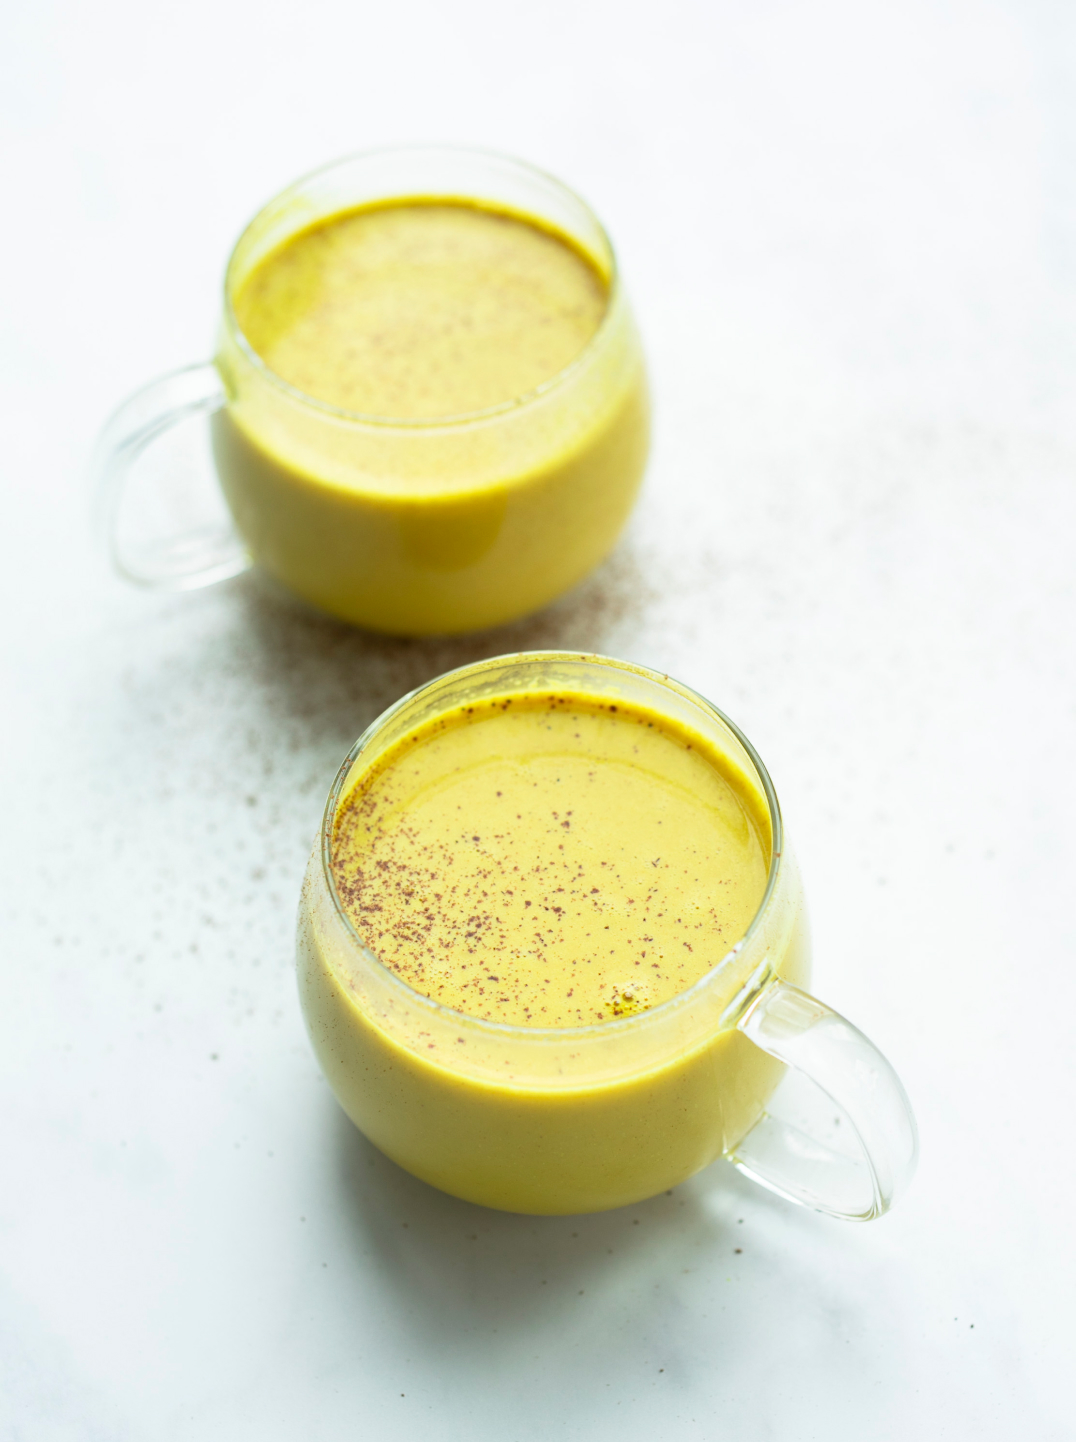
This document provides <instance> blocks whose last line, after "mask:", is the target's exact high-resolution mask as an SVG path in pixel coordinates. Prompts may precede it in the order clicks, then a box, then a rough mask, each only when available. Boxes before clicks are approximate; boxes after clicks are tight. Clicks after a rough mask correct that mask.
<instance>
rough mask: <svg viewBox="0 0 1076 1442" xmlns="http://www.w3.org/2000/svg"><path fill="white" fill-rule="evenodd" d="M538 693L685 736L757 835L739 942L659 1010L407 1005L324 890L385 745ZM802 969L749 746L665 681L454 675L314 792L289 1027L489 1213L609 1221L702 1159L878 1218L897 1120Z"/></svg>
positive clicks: (575, 658)
mask: <svg viewBox="0 0 1076 1442" xmlns="http://www.w3.org/2000/svg"><path fill="white" fill-rule="evenodd" d="M549 690H551V691H558V690H564V691H567V692H574V693H584V694H589V695H592V696H596V697H599V698H601V699H602V700H608V699H610V698H614V697H615V698H617V699H618V700H621V701H623V702H625V703H627V704H635V705H638V706H641V707H644V708H647V709H649V710H651V711H657V712H658V713H659V714H661V715H663V716H666V717H668V718H669V719H670V720H671V721H673V722H675V723H677V725H678V726H679V727H681V728H683V729H686V730H687V731H689V732H694V733H696V734H698V735H699V736H700V737H701V738H702V740H703V742H704V744H705V745H706V749H709V748H716V749H718V750H719V752H720V753H721V754H722V755H723V757H724V758H725V759H726V761H727V763H728V765H729V766H730V768H732V770H733V771H734V772H735V773H738V777H739V779H740V780H741V781H742V783H743V785H744V787H746V788H749V789H751V790H753V791H754V793H755V797H754V799H755V801H756V802H757V803H758V805H757V809H758V811H759V813H760V814H761V815H762V816H765V817H767V818H768V824H769V835H768V837H767V838H766V841H767V843H768V845H769V849H770V864H769V874H768V879H767V885H766V891H765V895H764V897H763V899H762V902H761V905H760V906H759V909H758V912H757V914H756V915H755V918H754V920H753V921H752V923H751V925H750V927H749V928H748V930H747V933H746V934H745V936H744V937H743V938H742V939H741V940H740V941H739V942H738V943H737V944H736V945H735V946H734V947H733V948H732V949H731V950H730V951H729V953H728V955H727V956H725V958H724V959H723V960H722V961H721V962H720V963H719V964H718V965H717V966H715V967H714V968H713V969H712V970H711V971H710V972H708V973H707V974H706V975H705V976H704V977H702V978H701V979H700V980H699V981H697V982H696V983H695V984H694V985H693V986H691V987H689V988H688V989H687V990H685V991H683V992H681V993H680V994H679V995H677V996H675V997H673V998H671V999H670V1000H667V1001H665V1002H663V1003H661V1004H660V1005H657V1006H654V1007H653V1008H651V1009H650V1010H648V1011H642V1012H638V1013H635V1014H634V1015H630V1016H624V1017H620V1018H617V1019H613V1020H610V1021H606V1022H602V1023H599V1024H596V1025H591V1026H578V1027H557V1028H542V1027H522V1026H507V1025H502V1024H499V1023H495V1022H491V1021H485V1020H481V1019H479V1018H476V1017H473V1016H469V1015H467V1014H465V1013H461V1012H458V1011H454V1010H452V1009H451V1008H449V1007H446V1006H443V1005H441V1004H440V1003H438V1002H435V1001H432V1000H430V999H429V998H428V997H425V996H423V995H421V994H420V993H418V992H416V991H415V990H413V989H412V988H411V987H409V986H408V985H407V984H406V983H405V982H403V981H402V980H401V979H400V978H399V977H398V976H397V975H396V974H395V973H394V972H393V971H392V970H390V969H389V968H388V967H387V966H385V965H384V964H383V963H382V962H381V961H379V959H378V958H377V956H375V955H374V953H373V952H372V951H371V950H370V949H369V948H368V947H367V946H365V945H364V944H363V942H362V941H361V940H360V938H359V936H358V935H357V933H356V932H355V930H354V928H353V926H352V924H351V922H350V921H349V919H348V917H347V915H346V914H345V912H344V910H343V908H342V906H341V904H340V901H339V898H338V896H337V894H336V889H335V886H334V882H333V876H332V866H331V860H332V838H333V831H334V825H335V821H336V817H337V815H338V812H339V810H340V808H341V806H342V805H344V804H345V803H346V801H347V798H348V797H349V795H350V794H351V792H352V790H353V788H354V787H355V786H356V784H358V783H359V782H360V781H361V779H362V777H363V776H364V775H365V773H366V772H367V771H368V770H369V769H370V767H372V766H374V765H376V763H377V761H378V758H379V757H381V756H382V755H384V753H385V752H386V751H387V750H388V749H389V748H390V747H392V746H393V745H395V744H396V743H397V742H398V741H399V740H400V739H401V738H402V737H404V736H405V735H407V734H408V733H409V732H410V731H411V730H412V729H413V728H414V727H416V726H418V725H420V724H421V723H422V722H424V721H426V720H429V719H431V718H433V717H436V716H438V715H440V714H442V713H444V712H446V711H449V710H452V709H454V708H456V707H459V706H462V705H465V704H472V703H474V702H475V701H478V700H486V699H491V698H493V697H504V696H508V695H511V694H513V693H519V692H534V691H549ZM707 743H708V744H707ZM809 970H810V960H809V945H808V935H807V921H806V914H805V907H804V898H803V891H802V887H801V883H800V878H799V872H798V870H797V868H796V865H795V863H794V861H793V859H792V857H791V855H790V854H789V852H788V848H787V845H786V843H785V841H784V833H783V827H782V824H781V813H780V808H779V806H778V803H777V797H776V794H775V792H774V789H773V785H772V783H771V781H770V778H769V775H768V774H767V772H766V769H765V767H764V766H763V764H762V762H761V760H760V759H759V757H758V755H757V753H756V752H755V750H754V748H753V747H752V746H751V744H750V742H749V741H748V740H747V738H746V737H745V736H744V735H743V734H742V732H740V731H739V730H738V729H737V727H736V726H734V725H733V723H732V722H731V721H730V720H729V719H728V718H727V717H726V716H724V715H723V714H722V713H721V712H720V711H719V710H718V709H717V708H716V707H715V706H713V705H711V703H710V702H708V701H706V700H705V699H704V698H703V697H701V696H699V695H697V694H696V693H695V692H693V691H691V690H690V689H689V688H688V687H686V686H683V685H681V684H680V683H678V682H676V681H672V680H670V679H669V678H668V677H667V676H660V675H658V674H656V673H655V672H652V671H648V670H646V669H645V668H644V667H641V666H635V665H632V664H630V663H628V662H624V661H616V660H612V659H610V658H607V657H601V656H592V655H584V654H578V653H573V652H525V653H521V654H519V655H515V656H503V657H498V658H496V659H494V660H489V661H482V662H479V663H477V664H475V665H471V666H464V667H462V668H460V669H459V670H456V671H452V672H449V673H448V674H447V675H445V676H442V677H440V678H438V679H437V680H435V681H432V682H430V683H429V684H428V685H426V686H423V687H421V688H420V689H419V690H417V691H414V692H412V693H411V694H410V695H408V696H405V697H404V698H403V699H402V700H401V701H399V702H398V703H397V704H396V705H395V706H393V707H391V708H390V709H389V710H388V711H386V712H385V713H384V714H383V715H382V716H381V717H380V718H379V719H378V720H377V721H375V722H374V723H373V725H372V726H370V727H369V728H368V730H367V731H366V732H365V733H364V734H363V736H362V737H361V738H360V739H359V741H358V742H357V743H356V745H355V747H354V748H353V749H352V751H351V752H350V754H349V755H348V757H347V759H346V760H345V762H344V764H343V766H342V767H341V768H340V772H339V774H338V776H337V778H336V781H335V783H334V785H333V788H332V791H331V792H330V794H329V798H328V802H327V804H326V808H325V815H324V821H323V825H322V830H321V835H320V838H319V841H318V843H317V845H316V846H315V848H314V852H313V855H312V856H311V859H310V864H309V867H308V869H307V874H306V878H305V881H304V884H303V891H302V898H301V902H300V907H299V926H298V976H299V992H300V998H301V1003H302V1008H303V1013H304V1016H305V1019H306V1024H307V1028H308V1031H309V1034H310V1038H311V1041H312V1043H313V1046H314V1050H315V1052H316V1054H317V1057H318V1060H319V1062H320V1064H321V1066H322V1069H323V1070H324V1072H325V1075H326V1077H327V1078H328V1081H329V1084H330V1086H331V1087H332V1089H333V1091H334V1092H335V1094H336V1096H337V1098H338V1099H339V1101H340V1103H341V1105H342V1106H343V1108H344V1110H345V1111H346V1112H347V1114H348V1115H349V1116H350V1117H351V1119H352V1121H354V1123H355V1124H356V1126H358V1127H359V1128H360V1130H362V1131H363V1132H364V1133H365V1135H366V1136H367V1137H368V1138H369V1139H370V1140H371V1141H372V1142H373V1143H374V1144H375V1145H376V1146H378V1147H379V1148H380V1149H381V1150H382V1151H384V1152H385V1153H386V1154H387V1155H388V1156H390V1157H392V1158H393V1160H395V1161H396V1162H398V1163H399V1164H400V1165H401V1166H403V1167H405V1168H406V1169H407V1170H408V1171H410V1172H413V1173H414V1174H415V1175H416V1176H418V1177H421V1178H423V1180H425V1181H427V1182H430V1183H431V1184H432V1185H434V1186H436V1187H440V1188H441V1189H442V1190H444V1191H446V1192H450V1193H452V1194H453V1195H455V1196H459V1197H463V1198H466V1199H467V1200H469V1201H473V1202H478V1203H482V1204H484V1205H486V1206H491V1207H498V1208H501V1209H504V1210H507V1211H516V1212H528V1213H546V1214H548V1213H571V1212H588V1211H598V1210H602V1209H605V1208H610V1207H617V1206H623V1205H626V1204H628V1203H630V1202H634V1201H638V1200H640V1199H642V1198H644V1197H648V1196H652V1195H654V1194H656V1193H657V1192H660V1191H662V1190H664V1189H667V1188H669V1187H672V1186H675V1185H676V1184H677V1183H679V1182H681V1181H683V1180H684V1179H685V1178H687V1177H689V1176H691V1175H692V1174H693V1173H694V1172H697V1171H698V1170H699V1169H700V1168H702V1167H704V1166H706V1165H707V1164H708V1163H710V1162H712V1161H713V1160H715V1159H716V1158H717V1157H719V1156H726V1157H728V1158H729V1160H731V1161H732V1162H733V1163H734V1164H735V1165H736V1166H738V1167H739V1168H740V1169H741V1170H742V1171H743V1172H745V1173H747V1174H748V1175H750V1176H752V1177H753V1178H754V1179H755V1180H757V1181H760V1182H761V1183H762V1184H763V1185H765V1186H767V1187H769V1188H770V1189H771V1190H774V1191H777V1192H779V1193H781V1194H782V1195H784V1196H786V1197H788V1198H790V1199H791V1200H794V1201H797V1202H801V1203H803V1204H805V1205H808V1206H812V1207H814V1208H816V1209H817V1210H820V1211H825V1212H829V1213H831V1214H832V1215H834V1216H841V1217H847V1218H851V1219H862V1220H865V1219H868V1218H870V1217H874V1216H878V1215H880V1214H881V1213H882V1212H884V1211H886V1210H887V1209H888V1207H889V1206H890V1205H891V1204H892V1201H893V1199H894V1197H895V1195H896V1194H897V1192H898V1191H899V1190H900V1189H901V1188H902V1187H903V1186H904V1184H905V1183H906V1182H907V1181H908V1179H909V1178H910V1176H911V1174H912V1171H913V1170H914V1165H915V1157H916V1148H917V1143H916V1131H915V1122H914V1119H913V1117H912V1113H911V1109H910V1107H909V1104H908V1100H907V1097H906V1096H905V1094H904V1091H903V1088H902V1087H901V1085H900V1082H899V1080H898V1079H897V1077H896V1075H895V1074H894V1072H893V1070H892V1068H891V1067H890V1066H889V1064H888V1062H886V1060H885V1059H884V1057H882V1056H881V1055H880V1053H879V1052H878V1051H877V1049H876V1048H875V1047H874V1046H873V1045H872V1044H871V1043H870V1042H869V1041H868V1040H867V1039H866V1038H865V1037H864V1036H862V1034H861V1033H859V1032H858V1031H856V1029H855V1028H854V1027H852V1026H850V1025H849V1023H847V1022H846V1021H844V1020H843V1019H842V1018H841V1017H839V1016H838V1015H837V1014H836V1013H835V1012H833V1011H831V1010H830V1009H829V1008H828V1007H826V1006H824V1005H823V1004H822V1003H820V1002H818V1001H816V1000H815V999H814V998H813V997H811V996H809V995H808V994H807V992H806V991H805V990H804V989H803V988H804V986H805V985H806V983H807V981H808V979H809ZM835 1118H837V1119H838V1121H837V1124H835V1120H834V1119H835Z"/></svg>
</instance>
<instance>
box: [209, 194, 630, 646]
mask: <svg viewBox="0 0 1076 1442" xmlns="http://www.w3.org/2000/svg"><path fill="white" fill-rule="evenodd" d="M255 250H257V247H255ZM237 254H239V251H237ZM243 254H244V255H245V252H243ZM228 287H229V298H230V304H231V311H230V320H229V322H228V323H227V324H226V325H225V327H224V332H223V336H222V343H221V348H220V352H219V354H218V360H217V364H218V367H219V369H220V371H221V374H222V376H223V378H224V381H225V387H226V390H227V392H228V405H227V408H226V409H225V410H224V411H222V412H220V413H219V414H218V415H217V417H216V418H215V419H214V422H213V436H214V449H215V453H216V458H217V464H218V470H219V472H220V477H221V483H222V486H223V489H224V492H225V495H226V496H227V499H228V502H229V505H230V506H231V509H232V512H233V515H234V517H235V520H236V524H237V526H238V528H239V530H240V532H241V533H242V535H243V537H244V538H245V540H246V542H247V545H248V546H249V548H250V551H251V554H252V555H253V557H254V559H255V560H256V561H257V562H258V563H259V564H260V565H261V566H263V567H264V568H265V569H266V570H268V571H269V572H270V573H271V574H273V575H274V576H276V577H277V578H278V579H279V580H280V581H282V582H284V584H285V585H287V586H288V587H289V588H290V589H291V590H293V591H295V592H296V593H297V594H298V595H300V596H302V597H304V598H305V599H306V600H308V601H311V602H312V603H313V604H315V605H317V606H319V607H321V608H322V609H324V610H327V611H329V612H331V613H333V614H335V615H338V616H341V617H343V618H345V619H346V620H349V621H352V622H355V623H357V624H360V625H365V626H369V627H371V628H373V629H377V630H383V631H389V632H394V633H397V634H431V633H444V632H454V631H464V630H469V629H474V628H476V627H480V626H489V625H494V624H499V623H501V622H504V621H508V620H511V619H513V618H515V617H517V616H520V615H523V614H525V613H526V612H528V611H531V610H534V609H536V608H537V607H539V606H541V605H544V604H546V603H547V602H548V601H550V600H552V599H553V598H554V597H555V596H557V595H558V594H560V593H561V592H562V591H564V590H566V589H567V588H568V587H570V586H571V585H574V584H575V583H576V582H577V581H579V580H581V579H582V577H583V576H584V575H585V574H586V573H587V572H588V571H589V570H591V569H592V568H593V566H595V565H596V564H597V563H598V562H599V561H600V560H601V559H602V558H603V557H604V556H605V555H606V553H607V552H608V551H609V550H610V548H611V547H612V545H613V543H614V541H615V539H616V537H617V535H618V533H619V531H620V529H621V527H622V526H623V523H624V521H625V520H626V518H627V515H628V512H629V510H630V508H631V504H632V502H633V500H634V497H635V494H636V491H637V489H638V486H639V483H640V480H641V477H642V472H643V467H644V463H645V459H646V452H647V447H648V404H647V392H646V381H645V375H644V370H643V365H642V358H641V351H640V348H639V343H638V338H637V336H636V333H635V330H634V325H633V322H632V320H631V316H630V312H629V311H628V309H627V304H626V301H625V299H624V297H623V293H622V291H621V289H620V287H619V282H618V281H617V280H616V279H615V277H614V275H613V273H612V270H611V262H610V261H609V260H608V258H606V260H604V261H603V260H602V259H601V258H600V257H596V256H592V255H590V254H588V253H585V252H584V251H583V250H582V249H580V248H579V247H578V246H577V245H575V244H574V242H572V241H571V240H570V239H569V238H568V237H567V236H566V235H564V234H562V233H560V232H559V231H556V230H554V229H552V228H550V227H549V226H546V225H544V224H542V223H540V222H538V221H537V220H534V219H532V218H530V217H527V216H524V215H516V214H512V213H509V212H507V211H500V210H496V209H491V208H488V207H484V206H480V205H478V204H476V203H471V202H468V201H463V200H460V201H455V200H447V201H446V200H432V199H424V198H422V197H415V198H411V199H404V200H399V201H393V202H387V203H380V204H377V205H372V206H367V207H364V208H359V209H355V210H350V211H345V212H342V213H340V214H336V215H330V216H328V217H325V218H323V219H321V220H319V221H317V223H315V224H313V225H307V226H306V227H305V228H300V229H298V230H296V232H295V233H293V234H291V235H290V236H288V237H287V238H286V239H285V240H283V241H281V242H280V243H278V244H276V245H275V246H271V247H269V248H268V250H267V251H265V253H258V254H256V255H255V256H254V258H253V259H252V260H249V261H248V260H244V259H242V258H241V259H240V260H238V261H233V266H232V271H231V272H230V274H229V283H228Z"/></svg>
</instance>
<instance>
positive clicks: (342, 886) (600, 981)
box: [332, 692, 768, 1026]
mask: <svg viewBox="0 0 1076 1442" xmlns="http://www.w3.org/2000/svg"><path fill="white" fill-rule="evenodd" d="M763 814H764V813H762V812H761V806H760V802H759V800H758V798H757V797H753V796H751V795H750V793H749V790H748V787H747V783H746V782H744V781H743V778H742V777H740V776H738V774H737V773H736V772H735V770H734V769H733V767H732V766H731V764H730V763H729V762H728V760H727V759H726V758H724V757H722V756H721V755H720V754H719V753H717V752H716V751H715V750H713V749H712V748H710V747H708V746H707V745H706V744H705V743H704V742H703V741H702V740H701V738H700V737H699V736H698V735H697V734H695V733H691V732H687V731H685V730H682V729H681V728H680V727H679V726H678V725H676V723H673V722H671V721H668V720H666V719H664V718H662V717H660V716H658V715H657V714H656V713H650V712H647V711H645V710H642V709H636V708H633V707H630V706H627V705H626V704H625V703H623V702H620V703H618V704H617V705H616V706H611V705H609V704H608V703H603V702H602V701H601V700H600V699H598V698H594V697H589V696H581V695H576V694H571V693H562V692H561V693H555V694H554V693H537V694H528V695H518V694H517V695H514V696H512V697H511V698H503V697H500V698H492V699H485V700H483V701H482V702H475V703H473V704H469V705H467V706H464V707H460V708H458V709H456V710H454V711H451V712H446V713H445V714H443V715H442V716H439V717H437V718H435V719H434V720H433V721H431V722H427V723H425V724H424V725H423V726H422V727H420V728H417V729H416V730H415V731H413V732H412V733H410V734H409V735H408V736H406V737H404V738H403V739H402V741H400V742H398V743H397V744H396V745H395V747H393V748H392V749H391V750H390V751H389V752H388V753H386V754H385V755H384V756H382V757H381V758H379V760H378V763H377V764H376V766H375V767H373V768H372V769H371V772H370V773H368V774H367V775H366V776H364V777H362V778H361V779H360V781H359V783H358V785H357V786H356V788H355V789H354V790H353V792H352V793H351V795H350V796H349V797H348V798H347V799H346V801H345V803H344V805H343V806H342V808H341V811H340V813H339V815H338V818H337V822H336V826H335V830H334V837H333V854H332V868H333V877H334V881H335V885H336V889H337V894H338V896H339V898H340V901H341V904H342V905H343V907H344V910H345V911H346V913H347V915H348V916H349V918H350V920H351V921H352V923H353V925H354V927H355V929H356V931H357V932H358V934H359V936H360V937H361V939H362V940H363V941H364V942H365V944H366V945H367V946H368V947H369V948H370V949H371V951H373V952H374V954H375V955H376V956H378V957H379V958H380V960H381V961H383V962H384V963H385V964H386V965H387V966H389V967H390V968H391V969H392V970H393V971H395V972H396V974H397V975H398V976H400V977H401V979H402V980H404V981H405V982H407V983H408V985H410V986H412V987H413V988H414V989H415V990H416V991H419V992H421V993H423V994H424V995H426V996H429V997H431V998H433V999H434V1000H436V1001H440V1002H443V1003H444V1004H446V1005H448V1006H450V1007H452V1008H454V1009H455V1010H457V1011H463V1012H467V1013H469V1014H471V1015H474V1016H478V1017H483V1018H486V1019H489V1020H494V1021H498V1022H507V1023H510V1024H514V1025H523V1026H578V1025H587V1024H591V1023H595V1022H602V1021H609V1020H613V1019H615V1018H617V1017H623V1016H629V1015H632V1014H633V1013H635V1012H639V1011H644V1010H646V1009H648V1008H650V1007H652V1006H655V1005H657V1004H658V1003H659V1002H662V1001H665V1000H667V999H669V998H670V997H672V996H675V995H676V994H677V993H679V992H681V991H683V990H685V989H686V988H687V987H689V986H691V985H692V984H693V983H694V982H695V981H697V980H698V979H699V978H700V977H701V976H703V975H704V974H705V973H706V972H707V971H708V970H710V969H711V968H712V967H713V966H715V965H716V964H717V963H718V962H719V961H721V959H722V958H723V957H724V956H725V955H727V953H728V952H729V951H730V950H731V948H732V947H733V946H734V945H735V944H736V942H737V941H739V940H740V938H741V937H742V936H743V934H744V932H745V931H746V929H747V927H748V925H749V924H750V922H751V920H752V918H753V916H754V914H755V912H756V910H757V908H758V905H759V903H760V901H761V898H762V894H763V891H764V889H765V884H766V871H767V865H768V852H767V845H766V844H765V843H764V840H763V837H764V836H765V834H766V833H765V831H764V826H765V822H764V820H762V819H761V818H762V816H763Z"/></svg>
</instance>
